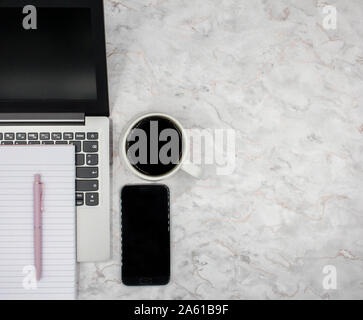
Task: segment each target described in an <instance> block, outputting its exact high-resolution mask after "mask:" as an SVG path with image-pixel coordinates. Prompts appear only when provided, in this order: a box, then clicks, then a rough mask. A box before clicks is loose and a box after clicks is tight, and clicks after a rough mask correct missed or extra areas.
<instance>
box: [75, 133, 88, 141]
mask: <svg viewBox="0 0 363 320" xmlns="http://www.w3.org/2000/svg"><path fill="white" fill-rule="evenodd" d="M75 136H76V140H84V139H86V134H85V133H84V132H76V135H75Z"/></svg>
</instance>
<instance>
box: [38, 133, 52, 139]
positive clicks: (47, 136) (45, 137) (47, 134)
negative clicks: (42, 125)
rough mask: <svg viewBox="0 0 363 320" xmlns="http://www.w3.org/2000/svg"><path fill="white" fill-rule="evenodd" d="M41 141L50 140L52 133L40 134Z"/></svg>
mask: <svg viewBox="0 0 363 320" xmlns="http://www.w3.org/2000/svg"><path fill="white" fill-rule="evenodd" d="M40 140H50V133H49V132H41V133H40Z"/></svg>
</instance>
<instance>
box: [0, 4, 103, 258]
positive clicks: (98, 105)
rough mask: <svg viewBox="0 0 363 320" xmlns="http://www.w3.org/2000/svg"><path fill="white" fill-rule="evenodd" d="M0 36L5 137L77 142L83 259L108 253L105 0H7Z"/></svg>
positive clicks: (0, 139) (1, 131) (5, 141)
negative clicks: (103, 0)
mask: <svg viewBox="0 0 363 320" xmlns="http://www.w3.org/2000/svg"><path fill="white" fill-rule="evenodd" d="M29 5H31V6H30V7H29ZM0 42H1V45H0V47H1V49H0V144H1V145H24V144H34V145H48V144H54V145H56V144H73V145H74V147H75V150H76V159H75V163H76V181H75V184H76V195H75V202H76V208H77V221H76V222H77V260H78V261H80V262H83V261H103V260H107V259H108V258H109V256H110V185H109V184H110V178H109V174H110V149H109V132H110V131H109V104H108V89H107V69H106V50H105V32H104V13H103V2H102V0H31V1H29V0H27V1H23V0H0Z"/></svg>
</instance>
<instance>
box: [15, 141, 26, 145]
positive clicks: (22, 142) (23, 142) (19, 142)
mask: <svg viewBox="0 0 363 320" xmlns="http://www.w3.org/2000/svg"><path fill="white" fill-rule="evenodd" d="M15 144H26V141H15Z"/></svg>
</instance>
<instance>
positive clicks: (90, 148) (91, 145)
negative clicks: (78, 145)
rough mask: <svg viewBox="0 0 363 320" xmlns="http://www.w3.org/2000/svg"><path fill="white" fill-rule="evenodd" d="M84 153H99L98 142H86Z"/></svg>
mask: <svg viewBox="0 0 363 320" xmlns="http://www.w3.org/2000/svg"><path fill="white" fill-rule="evenodd" d="M83 151H84V152H98V142H97V141H84V142H83Z"/></svg>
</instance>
